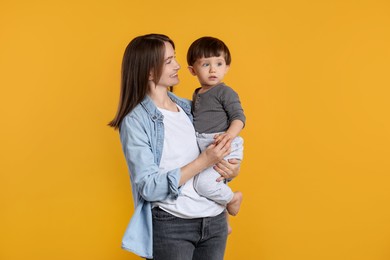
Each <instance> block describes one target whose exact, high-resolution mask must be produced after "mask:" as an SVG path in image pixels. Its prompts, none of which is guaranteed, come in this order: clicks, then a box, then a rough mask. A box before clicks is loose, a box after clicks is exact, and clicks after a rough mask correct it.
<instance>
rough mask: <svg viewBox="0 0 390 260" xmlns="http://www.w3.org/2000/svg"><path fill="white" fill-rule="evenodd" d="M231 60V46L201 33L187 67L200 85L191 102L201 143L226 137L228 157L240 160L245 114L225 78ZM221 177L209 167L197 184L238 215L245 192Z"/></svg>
mask: <svg viewBox="0 0 390 260" xmlns="http://www.w3.org/2000/svg"><path fill="white" fill-rule="evenodd" d="M230 62H231V57H230V52H229V49H228V47H227V46H226V45H225V44H224V43H223V42H222V41H221V40H219V39H216V38H213V37H202V38H200V39H198V40H196V41H195V42H193V43H192V44H191V46H190V48H189V49H188V53H187V63H188V65H189V66H188V69H189V70H190V72H191V74H192V75H194V76H197V78H198V80H199V83H200V85H201V87H200V88H197V89H196V90H195V92H194V94H193V103H192V110H193V116H194V126H195V131H196V132H197V133H196V134H197V141H198V145H199V147H200V149H201V150H202V151H203V150H204V149H206V147H207V146H208V145H210V144H212V143H219V142H220V141H221V140H223V139H226V140H228V143H227V144H231V153H230V154H229V155H228V156H227V157H225V159H231V158H236V159H240V160H241V159H242V156H243V139H242V138H241V137H239V136H238V135H239V134H240V131H241V130H242V128H243V127H244V124H245V115H244V112H243V109H242V107H241V103H240V100H239V97H238V95H237V93H236V92H235V91H234V90H233V89H231V88H230V87H228V86H226V85H225V84H224V83H223V82H222V81H223V78H224V76H225V74H226V73H227V71H228V69H229V67H230ZM218 177H220V175H219V174H218V173H217V172H216V171H215V170H214V169H213V168H212V167H210V168H208V169H206V170H205V171H203V172H201V173H200V174H198V175H197V176H195V179H194V188H195V190H196V191H197V192H198V193H199V194H200V195H202V196H204V197H206V198H208V199H210V200H213V201H215V202H217V203H219V204H222V205H226V209H227V211H228V213H229V214H230V215H233V216H235V215H236V214H237V213H238V211H239V209H240V206H241V201H242V194H241V192H232V190H231V189H230V188H229V187H228V186H227V185H226V184H225V183H224V182H218V181H216V180H217V179H218ZM230 232H231V228H230V226H229V233H230Z"/></svg>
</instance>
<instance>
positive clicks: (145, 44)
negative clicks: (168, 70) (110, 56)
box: [108, 34, 175, 129]
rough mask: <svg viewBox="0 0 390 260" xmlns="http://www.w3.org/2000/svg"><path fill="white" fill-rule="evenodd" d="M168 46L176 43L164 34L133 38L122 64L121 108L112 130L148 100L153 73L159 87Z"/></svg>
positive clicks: (111, 123) (119, 106)
mask: <svg viewBox="0 0 390 260" xmlns="http://www.w3.org/2000/svg"><path fill="white" fill-rule="evenodd" d="M165 42H169V43H171V44H172V46H173V48H175V44H174V43H173V41H172V40H171V39H170V38H169V37H168V36H166V35H163V34H147V35H143V36H138V37H136V38H134V39H133V40H132V41H131V42H130V43H129V45H127V48H126V50H125V53H124V55H123V61H122V75H121V92H120V98H119V105H118V110H117V113H116V115H115V117H114V119H113V120H112V121H111V122H110V123H108V125H109V126H111V127H114V129H118V128H119V127H120V124H121V123H122V120H123V118H124V117H125V116H126V115H127V114H128V113H130V112H131V111H132V110H133V109H134V107H135V106H137V105H138V104H139V103H141V101H142V100H143V99H144V98H145V96H146V94H147V93H148V81H149V75H150V73H152V74H153V77H152V78H153V81H154V82H155V84H157V83H158V81H159V80H160V77H161V73H162V68H163V64H164V54H165Z"/></svg>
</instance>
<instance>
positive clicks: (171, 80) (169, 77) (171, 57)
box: [157, 42, 180, 88]
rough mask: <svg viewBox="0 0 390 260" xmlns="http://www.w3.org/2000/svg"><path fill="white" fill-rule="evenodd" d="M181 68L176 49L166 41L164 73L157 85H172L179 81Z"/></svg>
mask: <svg viewBox="0 0 390 260" xmlns="http://www.w3.org/2000/svg"><path fill="white" fill-rule="evenodd" d="M179 69H180V65H179V63H177V60H176V56H175V50H174V49H173V47H172V45H171V44H170V43H169V42H165V55H164V65H163V70H162V74H161V77H160V80H159V82H158V83H157V86H160V87H165V88H167V87H171V86H175V85H177V84H178V83H179V81H180V80H179V77H178V74H177V73H178V71H179Z"/></svg>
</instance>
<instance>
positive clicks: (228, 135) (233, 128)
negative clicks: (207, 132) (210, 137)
mask: <svg viewBox="0 0 390 260" xmlns="http://www.w3.org/2000/svg"><path fill="white" fill-rule="evenodd" d="M242 128H244V122H242V121H241V120H239V119H236V120H233V121H232V122H231V123H230V126H229V128H228V130H227V131H226V132H225V133H223V134H219V135H216V136H215V143H217V144H218V143H220V142H221V141H222V140H225V139H226V144H225V145H228V146H230V144H231V142H232V140H233V139H234V138H236V137H237V136H238V135H239V134H240V132H241V130H242Z"/></svg>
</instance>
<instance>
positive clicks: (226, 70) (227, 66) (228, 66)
mask: <svg viewBox="0 0 390 260" xmlns="http://www.w3.org/2000/svg"><path fill="white" fill-rule="evenodd" d="M229 69H230V65H226V69H225V73H227V72H228V71H229Z"/></svg>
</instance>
